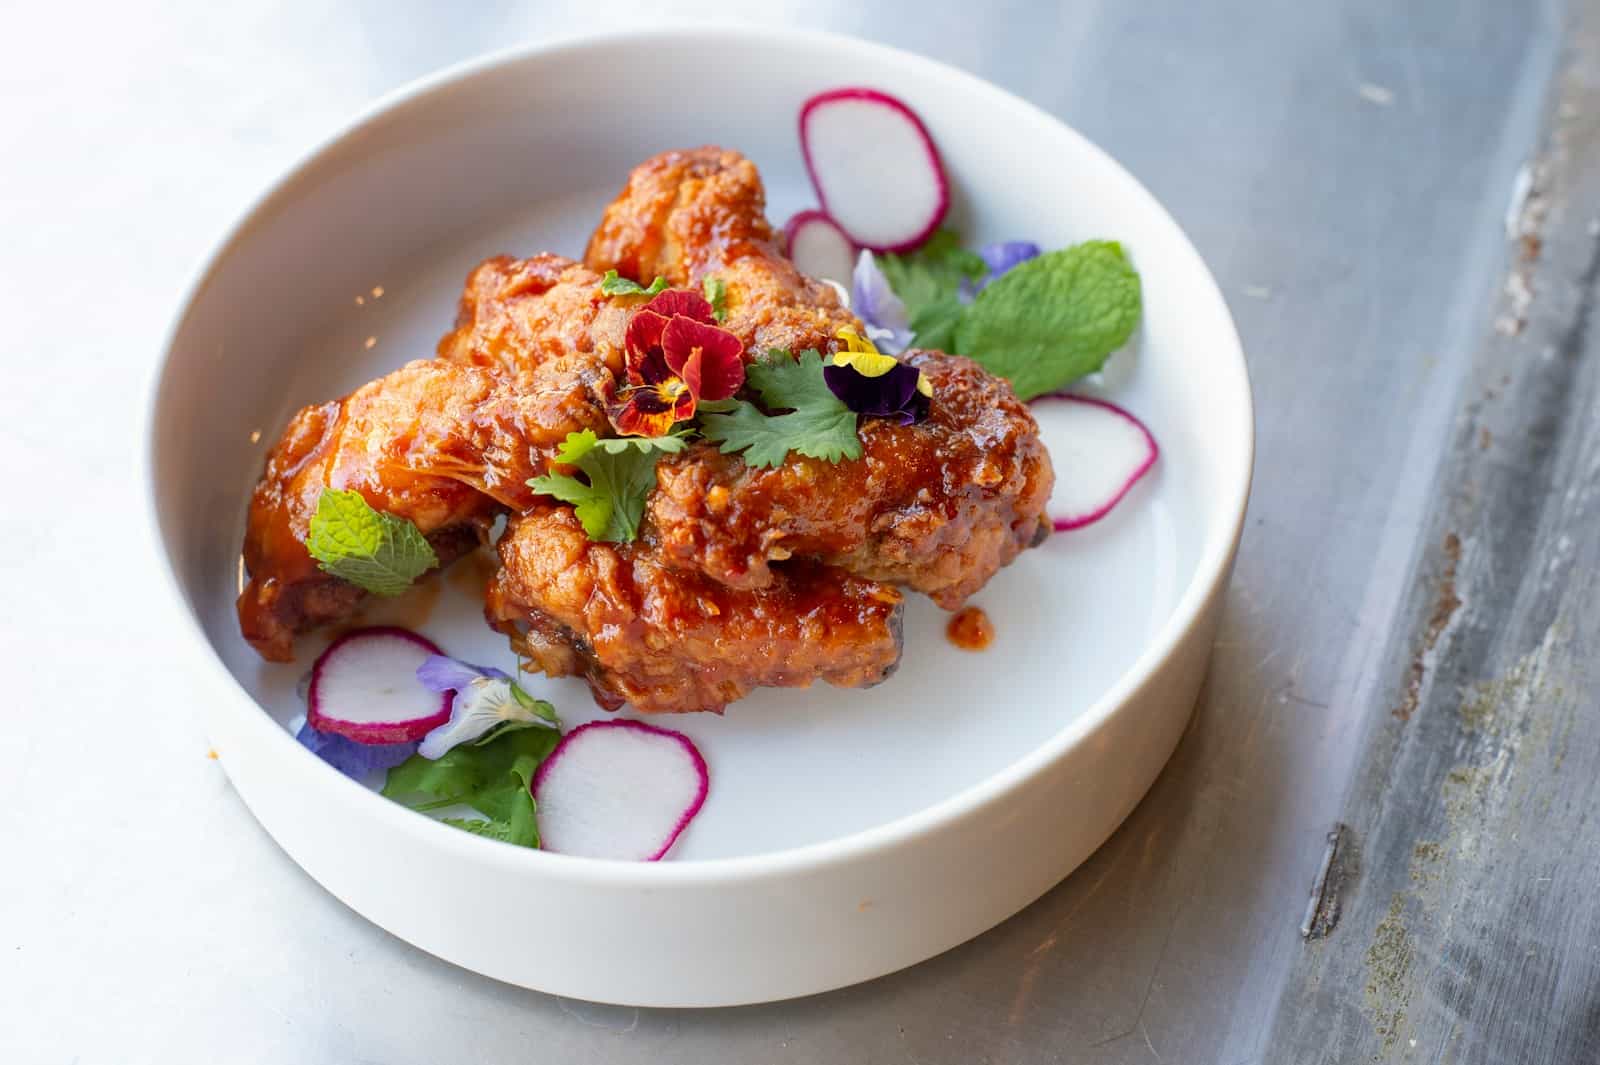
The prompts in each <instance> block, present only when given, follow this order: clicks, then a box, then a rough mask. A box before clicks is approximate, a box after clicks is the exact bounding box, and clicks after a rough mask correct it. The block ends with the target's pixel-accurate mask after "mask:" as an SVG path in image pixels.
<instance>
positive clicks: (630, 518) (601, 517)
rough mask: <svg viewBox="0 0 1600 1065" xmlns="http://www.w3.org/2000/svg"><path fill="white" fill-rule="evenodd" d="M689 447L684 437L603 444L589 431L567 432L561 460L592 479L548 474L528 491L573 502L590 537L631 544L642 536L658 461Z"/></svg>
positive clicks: (634, 438) (617, 440)
mask: <svg viewBox="0 0 1600 1065" xmlns="http://www.w3.org/2000/svg"><path fill="white" fill-rule="evenodd" d="M685 446H686V443H685V441H684V439H683V437H681V436H654V437H644V436H626V437H616V438H612V439H606V440H602V439H600V438H599V437H597V436H596V435H595V433H594V430H592V429H584V430H583V431H581V432H576V433H569V434H567V438H566V440H564V441H563V442H562V444H561V448H560V449H559V450H558V451H557V452H556V461H557V462H561V463H564V464H566V465H568V466H576V467H578V469H580V470H582V471H583V474H584V476H585V477H587V478H588V480H587V481H583V480H579V479H578V478H577V477H574V476H572V475H570V474H565V473H548V474H545V475H544V476H542V477H535V478H533V479H532V480H530V481H528V487H529V488H532V489H533V490H534V491H535V492H542V493H544V494H545V495H548V496H555V497H556V498H557V499H559V500H561V501H562V502H563V503H571V504H572V507H573V510H574V512H575V513H576V514H577V515H578V521H580V522H582V523H583V531H584V532H585V533H586V534H587V535H588V537H589V539H591V540H605V541H608V542H610V543H628V542H630V541H632V540H634V539H635V538H636V537H638V535H639V522H640V521H641V520H642V519H643V518H644V505H645V500H646V499H647V498H648V497H649V495H650V491H651V489H653V488H655V486H656V462H657V461H659V460H660V458H661V456H662V455H663V454H665V453H668V452H675V451H682V450H683V449H684V447H685Z"/></svg>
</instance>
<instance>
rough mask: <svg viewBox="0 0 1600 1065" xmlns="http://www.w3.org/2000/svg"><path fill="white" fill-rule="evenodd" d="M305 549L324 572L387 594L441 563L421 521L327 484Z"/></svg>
mask: <svg viewBox="0 0 1600 1065" xmlns="http://www.w3.org/2000/svg"><path fill="white" fill-rule="evenodd" d="M306 550H307V551H308V552H310V554H311V557H312V558H314V559H316V560H317V564H318V565H319V566H321V567H322V569H323V570H324V571H325V572H327V573H331V574H333V575H334V576H335V577H338V578H340V579H341V580H346V581H349V582H350V583H351V584H354V585H356V586H357V587H360V588H363V589H365V590H366V591H369V592H372V593H374V594H377V595H385V596H396V595H399V594H400V593H401V592H404V591H405V590H406V589H407V588H409V587H411V583H412V582H413V581H415V580H416V579H417V578H418V577H420V576H422V575H423V574H424V573H426V572H427V571H428V570H430V569H432V568H433V567H435V566H437V565H438V564H439V556H438V555H436V554H434V551H433V546H432V545H431V544H429V543H428V540H427V537H425V536H423V535H422V530H420V529H418V528H417V527H416V525H414V524H413V523H411V522H409V521H407V520H405V519H404V518H397V517H395V516H394V515H392V514H385V513H383V512H382V511H378V510H374V509H373V508H372V505H371V504H369V503H368V502H367V501H366V499H365V498H364V497H363V496H362V495H361V493H360V492H353V491H346V490H344V489H340V488H324V489H323V490H322V495H320V496H319V497H317V512H316V513H315V514H313V515H312V516H311V524H310V528H309V530H308V535H307V536H306Z"/></svg>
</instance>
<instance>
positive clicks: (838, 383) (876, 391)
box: [822, 363, 929, 425]
mask: <svg viewBox="0 0 1600 1065" xmlns="http://www.w3.org/2000/svg"><path fill="white" fill-rule="evenodd" d="M822 376H823V378H824V379H825V380H826V381H827V382H828V390H829V391H831V392H832V393H833V394H834V395H835V396H838V397H839V400H840V402H842V403H843V404H844V405H845V406H847V407H849V408H850V409H851V410H853V411H855V412H856V413H857V414H870V415H875V416H877V417H880V418H894V419H895V420H896V421H898V422H899V423H900V424H901V425H911V424H912V423H913V422H919V421H921V420H922V419H924V418H926V417H927V416H928V409H929V408H928V397H927V396H925V395H924V394H923V393H922V392H921V391H919V390H918V388H917V382H918V381H919V380H920V379H921V377H922V373H921V371H919V370H918V369H917V368H916V367H915V366H907V365H906V364H905V363H900V364H898V365H896V366H895V367H894V368H893V369H891V370H889V371H888V372H887V373H881V374H878V375H877V376H876V377H868V376H867V375H866V374H864V373H862V372H861V371H859V370H857V369H856V368H855V367H854V366H848V365H845V366H838V365H834V364H832V363H830V364H828V365H827V366H824V367H823V368H822Z"/></svg>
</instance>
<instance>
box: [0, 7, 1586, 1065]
mask: <svg viewBox="0 0 1600 1065" xmlns="http://www.w3.org/2000/svg"><path fill="white" fill-rule="evenodd" d="M735 8H736V9H737V10H736V11H734V10H732V9H735ZM685 14H689V15H694V16H698V17H711V18H716V17H721V18H729V17H737V18H739V19H741V20H769V21H775V22H780V23H790V24H794V25H805V26H817V27H827V28H831V29H836V30H842V31H845V32H853V33H858V34H861V35H864V36H867V37H872V38H876V39H879V40H883V41H887V42H890V43H893V44H896V45H899V46H902V47H906V48H910V49H914V50H917V51H921V52H925V53H927V54H929V55H932V56H935V57H937V58H939V59H943V60H945V61H947V62H951V63H954V64H956V65H958V66H962V67H966V68H968V69H971V70H974V71H976V72H978V73H980V74H982V75H983V76H985V77H988V78H990V79H992V80H994V81H996V82H998V83H999V84H1001V85H1003V86H1005V87H1007V88H1009V89H1011V90H1013V91H1015V92H1018V93H1020V94H1022V95H1023V96H1025V97H1028V98H1030V99H1032V100H1034V101H1036V102H1038V103H1039V104H1041V105H1042V106H1044V107H1045V108H1047V109H1049V110H1051V111H1053V112H1055V113H1056V114H1058V115H1060V116H1062V117H1063V118H1064V119H1066V120H1067V121H1068V122H1070V123H1071V124H1073V125H1075V126H1076V127H1077V128H1078V129H1080V130H1082V131H1084V132H1085V133H1086V134H1088V135H1089V136H1090V137H1092V138H1094V139H1095V140H1096V141H1098V142H1099V143H1100V144H1101V145H1103V146H1104V147H1106V148H1107V149H1109V150H1110V151H1111V152H1112V153H1113V154H1114V155H1116V156H1117V157H1118V158H1119V159H1121V160H1122V161H1123V162H1124V163H1125V164H1127V165H1128V166H1129V167H1130V168H1131V169H1132V170H1133V171H1134V173H1136V174H1137V175H1138V176H1139V177H1140V178H1142V179H1143V180H1144V181H1145V182H1146V183H1147V184H1148V185H1149V187H1150V188H1151V189H1152V190H1153V191H1154V192H1155V194H1156V195H1157V196H1159V197H1160V198H1161V199H1162V200H1163V201H1164V202H1165V203H1166V204H1167V205H1168V206H1169V207H1170V209H1171V210H1172V211H1173V213H1174V214H1175V215H1176V216H1177V218H1178V220H1179V221H1180V222H1181V223H1182V224H1183V225H1184V226H1185V228H1186V229H1187V230H1188V231H1189V233H1190V234H1191V235H1192V236H1193V238H1194V240H1195V242H1196V243H1197V244H1198V245H1199V248H1200V250H1201V252H1202V253H1203V254H1204V255H1205V257H1206V259H1207V260H1208V261H1209V263H1210V264H1211V267H1212V269H1213V270H1214V271H1215V272H1216V274H1217V276H1218V278H1219V279H1220V281H1221V283H1222V285H1223V288H1224V290H1225V291H1226V293H1227V295H1228V298H1229V300H1230V302H1231V303H1232V305H1233V308H1234V312H1235V314H1236V315H1237V317H1238V321H1239V325H1240V328H1241V330H1242V332H1243V335H1244V339H1245V346H1246V349H1247V352H1248V354H1249V359H1250V367H1251V373H1252V377H1253V381H1254V385H1255V389H1256V396H1257V404H1258V410H1257V417H1258V432H1259V447H1258V463H1257V470H1256V483H1255V495H1254V499H1253V501H1252V504H1251V508H1250V516H1249V523H1248V529H1247V532H1246V534H1245V538H1244V545H1243V548H1242V551H1241V553H1240V556H1239V563H1238V567H1237V570H1236V573H1235V575H1234V579H1233V584H1232V587H1231V589H1230V592H1229V595H1228V601H1227V610H1226V617H1225V621H1224V624H1223V626H1222V631H1221V635H1220V636H1219V639H1218V643H1217V647H1216V652H1215V655H1214V657H1213V659H1212V664H1211V670H1210V679H1209V681H1208V683H1207V686H1206V689H1205V692H1204V694H1203V697H1202V699H1201V702H1200V705H1199V707H1198V709H1197V711H1196V714H1195V717H1194V721H1193V724H1192V726H1191V727H1190V729H1189V732H1188V734H1187V735H1186V737H1185V738H1184V741H1183V743H1182V745H1181V747H1180V748H1179V750H1178V752H1177V755H1176V756H1175V757H1174V759H1173V761H1172V763H1171V765H1170V766H1168V768H1167V769H1166V771H1165V773H1164V774H1163V775H1162V777H1161V778H1160V780H1159V781H1158V782H1157V783H1156V785H1155V788H1154V790H1153V791H1152V792H1151V794H1150V796H1149V797H1148V798H1147V799H1146V800H1145V802H1144V803H1143V804H1142V805H1141V806H1140V807H1139V808H1138V809H1137V810H1136V811H1135V813H1134V814H1133V816H1132V817H1131V818H1130V819H1129V820H1128V822H1127V823H1126V824H1125V825H1124V826H1123V828H1122V829H1121V830H1120V831H1119V832H1118V833H1117V834H1116V835H1115V837H1113V838H1112V840H1111V841H1110V842H1109V843H1107V844H1106V846H1105V847H1104V848H1103V849H1102V850H1101V851H1100V852H1099V853H1098V854H1096V855H1095V856H1094V858H1093V859H1091V860H1090V861H1089V862H1088V863H1087V864H1086V865H1084V866H1083V867H1082V869H1080V870H1079V871H1078V872H1077V873H1076V874H1075V875H1073V876H1072V877H1071V878H1070V879H1069V880H1068V881H1067V882H1065V883H1064V884H1062V885H1061V886H1060V887H1059V888H1058V889H1056V890H1055V891H1054V892H1052V893H1051V894H1049V895H1048V896H1046V897H1045V898H1044V899H1043V900H1041V901H1040V902H1039V903H1037V904H1036V905H1034V906H1033V907H1031V908H1030V909H1028V910H1027V911H1025V912H1024V913H1023V914H1021V915H1019V916H1018V917H1016V918H1014V919H1013V920H1011V921H1009V922H1008V923H1006V924H1005V925H1003V926H1001V927H1000V928H998V929H996V930H994V931H992V932H990V933H989V934H987V935H985V936H983V937H981V938H979V939H978V940H976V941H974V942H972V943H969V944H967V945H966V946H963V947H960V948H958V949H956V950H954V951H952V952H950V953H948V954H946V955H944V956H942V957H940V958H937V959H935V960H933V961H931V962H929V963H927V964H924V965H921V966H919V967H916V968H914V969H912V970H910V971H907V972H903V973H900V974H898V975H895V976H891V977H887V978H885V979H882V980H878V981H876V982H873V983H870V984H868V985H865V986H862V987H858V988H854V989H851V990H846V991H842V992H838V993H834V994H829V995H823V996H819V997H816V998H811V999H807V1000H803V1001H798V1002H791V1003H786V1004H781V1005H776V1006H769V1007H759V1008H747V1009H738V1010H727V1011H713V1012H651V1011H636V1010H631V1009H616V1008H606V1007H596V1006H590V1005H585V1004H582V1003H577V1002H571V1001H564V1000H560V999H556V998H552V997H548V996H544V995H539V994H534V993H530V992H526V991H522V990H518V989H515V988H511V987H507V986H503V985H500V984H497V983H494V982H492V981H490V980H487V979H483V978H480V977H477V976H475V975H473V974H471V973H468V972H464V971H462V970H459V969H456V968H453V967H451V966H449V965H446V964H444V963H442V962H439V961H436V960H434V959H432V958H430V957H428V956H426V955H424V954H422V953H421V952H419V951H416V950H414V949H412V948H410V947H408V946H407V945H405V944H404V943H401V942H399V941H398V940H396V939H394V938H392V937H390V936H388V935H387V934H385V933H384V932H382V931H380V930H378V929H377V928H375V927H373V926H371V925H369V924H367V923H366V922H365V921H363V920H362V919H361V918H360V917H358V916H356V915H355V914H354V913H352V912H350V911H349V910H347V909H345V908H344V907H343V906H341V905H339V904H337V903H336V902H334V900H333V899H332V898H331V897H329V896H328V895H326V894H325V893H324V892H323V891H322V890H321V889H320V888H319V887H318V886H317V885H316V884H315V883H313V882H312V881H311V880H310V879H309V878H308V877H306V876H305V875H304V874H303V873H301V872H300V871H299V869H298V868H296V867H295V866H294V864H293V863H292V862H290V861H289V860H288V858H286V857H285V856H284V855H283V854H282V853H281V852H280V851H279V850H278V849H277V848H276V847H275V846H274V845H273V844H272V843H271V841H270V840H269V839H268V837H267V836H266V835H265V834H264V833H263V832H262V831H261V829H260V828H258V827H257V825H256V824H255V822H254V821H253V820H252V819H251V817H250V815H249V814H248V812H247V811H246V810H245V808H244V806H243V805H242V804H241V803H240V802H239V800H238V798H237V797H236V796H235V795H234V793H233V792H232V790H231V789H230V787H229V785H228V783H227V780H226V778H225V777H224V776H223V775H222V773H221V772H220V770H219V769H218V767H217V765H216V763H214V762H212V761H209V760H207V758H206V747H205V741H204V739H203V738H202V737H201V735H200V734H199V731H198V729H197V727H196V726H195V724H194V722H193V719H192V718H191V717H189V716H188V715H187V714H185V713H184V712H183V711H182V707H181V706H177V705H173V702H174V700H172V699H171V696H172V694H173V693H174V692H175V691H178V690H181V689H179V688H178V687H177V686H174V685H172V684H171V682H170V680H169V679H168V678H166V677H165V676H164V675H163V662H164V655H165V648H164V639H165V637H164V635H163V631H164V629H165V624H164V622H163V620H162V619H161V618H159V617H157V616H153V615H152V614H151V613H150V612H149V609H148V608H147V606H146V604H147V603H149V602H150V601H151V598H150V597H151V595H152V592H151V584H150V582H151V580H152V574H150V573H149V572H148V569H149V567H148V564H147V563H146V561H145V559H146V558H147V557H148V556H147V554H146V545H145V544H143V543H142V542H140V541H141V538H142V537H143V536H144V532H143V530H142V527H141V526H142V521H141V519H140V517H139V511H140V509H141V508H142V504H141V503H140V502H139V501H138V499H137V497H136V495H135V491H136V486H137V478H136V477H135V476H134V475H133V472H132V459H131V456H130V453H131V452H132V451H133V450H134V445H133V444H132V441H133V439H134V437H135V433H136V431H137V427H138V424H139V420H140V418H141V414H140V412H139V410H138V403H137V402H136V400H137V398H138V397H140V396H141V395H142V392H143V389H144V386H145V383H146V381H147V380H148V377H149V374H150V373H151V370H152V368H153V366H154V362H155V359H156V357H157V354H158V348H159V337H160V333H161V330H162V327H163V326H164V324H165V321H166V318H167V316H168V315H169V314H170V313H171V311H172V310H173V306H174V302H175V300H176V299H177V298H178V293H179V290H180V286H181V282H182V281H183V279H184V278H185V277H186V275H187V273H188V271H189V270H190V269H191V268H192V267H193V265H194V264H195V263H196V261H197V260H198V258H199V257H200V255H201V254H202V253H203V252H204V251H205V250H206V248H207V247H208V246H209V245H210V243H211V241H212V240H213V239H214V238H215V236H216V235H217V234H218V233H219V232H220V231H221V230H222V228H223V227H224V226H225V225H226V224H227V223H228V222H229V221H230V220H231V219H232V218H233V217H234V216H235V215H236V214H237V212H238V211H239V210H241V209H242V207H243V206H244V204H245V203H246V202H247V200H248V199H249V197H250V196H251V195H253V194H254V193H255V192H256V191H257V190H258V189H260V188H261V187H262V186H263V185H264V184H265V183H266V182H268V181H269V180H270V179H272V178H273V177H274V176H275V175H276V174H277V173H279V172H280V171H281V170H282V169H283V168H284V167H285V166H286V165H287V164H288V163H289V162H290V161H292V160H293V159H294V158H295V157H297V156H298V155H300V154H301V153H302V152H303V151H304V150H306V149H307V148H308V147H309V146H310V145H312V144H313V143H314V142H316V141H318V140H320V139H321V138H322V137H323V136H324V135H326V134H327V133H328V132H330V131H331V130H332V129H333V128H335V126H336V125H338V124H339V123H340V122H342V121H343V120H344V119H345V118H346V117H347V116H348V115H349V114H351V113H352V112H354V111H355V110H357V109H358V108H360V107H361V106H363V105H365V104H366V103H368V102H369V101H371V100H372V99H373V98H375V97H377V96H378V95H380V94H381V93H383V92H385V91H387V90H389V89H392V88H394V87H396V86H398V85H400V84H402V83H404V82H406V81H408V80H410V79H412V78H413V77H416V76H418V75H421V74H424V73H427V72H429V71H431V70H434V69H436V68H438V67H440V66H442V65H444V64H447V63H450V62H453V61H456V60H459V59H463V58H466V57H469V56H472V55H476V54H478V53H481V52H483V51H486V50H490V49H494V48H498V47H502V46H504V45H507V44H509V43H513V42H517V41H521V40H528V39H538V38H541V37H546V36H551V35H556V34H567V33H571V32H575V31H579V30H583V29H589V28H597V27H602V26H615V25H621V24H642V23H645V22H649V21H664V20H669V19H672V18H674V17H678V16H681V15H685ZM5 22H6V27H7V41H8V45H9V47H8V48H7V49H6V52H7V57H6V62H5V63H3V64H0V144H3V145H4V149H5V150H4V162H3V164H0V234H3V237H0V319H3V320H4V321H5V323H6V335H7V342H6V344H5V346H4V348H3V351H4V358H5V371H6V372H5V383H4V385H3V387H0V442H3V447H0V475H3V476H4V479H5V483H6V484H7V485H8V486H11V489H12V490H11V493H10V497H9V498H8V500H7V503H6V504H5V506H4V507H3V508H0V588H4V590H5V602H6V606H7V609H5V610H4V611H3V617H0V646H3V647H4V648H5V651H4V655H3V657H4V661H5V662H6V663H7V665H8V668H7V670H6V673H7V680H8V688H9V689H10V694H11V696H12V698H11V699H10V705H9V706H8V708H7V717H6V720H7V721H8V723H9V725H10V727H8V728H7V729H5V730H4V732H3V733H0V766H3V767H4V768H5V770H6V773H7V777H8V779H9V781H10V787H9V788H8V789H7V792H8V795H7V797H6V800H5V801H4V802H3V803H0V845H3V846H0V855H3V857H0V1060H3V1061H5V1062H8V1063H10V1062H22V1063H33V1062H62V1063H66V1062H84V1063H89V1062H112V1063H118V1065H133V1063H142V1062H159V1063H162V1065H187V1063H210V1062H216V1061H228V1062H296V1063H302V1065H320V1063H341V1065H342V1063H349V1062H382V1063H386V1065H387V1063H410V1062H416V1063H436V1062H447V1061H481V1062H501V1061H538V1062H543V1061H549V1062H573V1061H579V1062H588V1063H600V1065H623V1063H632V1062H648V1063H652V1065H670V1063H678V1062H681V1063H685V1065H718V1063H727V1065H735V1063H737V1065H745V1063H754V1062H761V1063H775V1065H806V1063H832V1062H852V1063H898V1062H908V1063H913V1062H914V1063H920V1065H979V1063H989V1062H992V1063H1019V1065H1030V1063H1043V1062H1091V1063H1107V1065H1109V1063H1125V1062H1126V1063H1134V1062H1147V1061H1154V1062H1182V1063H1206V1062H1215V1063H1218V1065H1236V1063H1240V1065H1242V1063H1249V1062H1257V1061H1262V1062H1292V1063H1297V1065H1298V1063H1315V1062H1351V1061H1384V1062H1399V1061H1419V1062H1462V1063H1465V1062H1512V1061H1517V1062H1593V1061H1596V1060H1600V954H1597V947H1600V904H1597V898H1600V895H1597V893H1596V892H1595V891H1594V884H1595V881H1596V872H1597V869H1596V866H1597V861H1600V847H1597V844H1600V821H1597V820H1595V819H1592V818H1590V816H1589V811H1590V804H1591V802H1592V801H1593V799H1594V798H1595V791H1596V779H1597V774H1596V769H1597V767H1600V718H1597V717H1596V715H1595V714H1594V713H1593V709H1594V707H1595V704H1596V702H1597V697H1600V669H1597V667H1596V666H1595V664H1594V660H1593V658H1592V656H1591V655H1590V654H1589V653H1588V652H1589V651H1590V649H1591V648H1593V647H1595V646H1596V643H1597V640H1600V596H1597V594H1596V592H1597V591H1600V587H1597V585H1600V580H1597V577H1596V573H1597V572H1600V536H1597V535H1596V532H1595V530H1596V528H1597V527H1600V526H1597V521H1600V491H1597V489H1600V370H1597V362H1596V360H1597V358H1600V338H1596V337H1595V336H1594V335H1592V333H1591V330H1590V328H1589V324H1590V310H1591V307H1592V305H1593V301H1594V299H1595V288H1596V273H1597V269H1600V259H1597V253H1596V234H1597V233H1600V125H1597V123H1600V40H1597V38H1596V33H1597V31H1600V3H1596V2H1594V0H1578V3H1577V5H1576V7H1575V9H1574V10H1573V11H1570V12H1569V11H1568V10H1566V8H1565V6H1564V5H1562V4H1560V3H1557V2H1555V0H1550V2H1529V3H1507V2H1505V0H1414V2H1410V3H1405V4H1397V3H1393V2H1392V0H1348V2H1331V3H1322V4H1291V3H1272V2H1268V0H1261V2H1257V3H1248V2H1245V0H1215V2H1212V3H1207V4H1197V3H1193V2H1192V0H1150V2H1130V0H1076V2H1068V3H1060V4H1045V3H1038V4H1025V3H1019V2H1001V3H996V4H992V5H987V6H980V5H972V4H945V3H936V2H930V0H880V2H878V3H875V4H860V3H847V2H843V0H812V2H810V3H808V4H804V5H802V4H794V3H784V2H777V0H775V2H770V3H765V2H744V3H739V4H736V5H729V4H721V3H710V2H701V3H669V2H667V0H655V2H650V3H646V2H644V0H612V2H609V3H606V4H603V5H602V4H588V3H579V2H575V0H573V2H565V0H563V2H550V3H542V4H538V5H529V6H526V7H519V6H517V5H514V4H510V3H505V2H483V3H477V4H473V5H451V6H450V8H447V7H446V6H445V5H437V6H435V5H429V4H424V3H419V2H411V0H385V2H381V3H380V2H377V0H365V2H359V3H349V4H342V5H324V4H316V3H311V2H306V0H293V2H282V3H280V2H267V0H245V2H241V3H237V4H209V3H201V2H196V0H182V2H167V3H154V2H135V3H127V4H118V5H110V4H106V5H102V6H101V7H100V8H98V9H92V10H85V9H84V8H83V7H82V5H67V4H37V3H36V4H29V5H25V6H24V5H13V6H11V7H9V8H8V10H7V13H6V20H5ZM694 105H695V106H714V101H712V102H707V101H696V102H694ZM1585 711H1588V712H1587V713H1585ZM1335 826H1341V827H1338V828H1335ZM1330 838H1333V839H1336V840H1337V846H1336V847H1333V848H1331V850H1330V844H1329V840H1330ZM1303 927H1304V928H1305V929H1306V932H1307V933H1308V934H1303V932H1302V928H1303Z"/></svg>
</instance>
